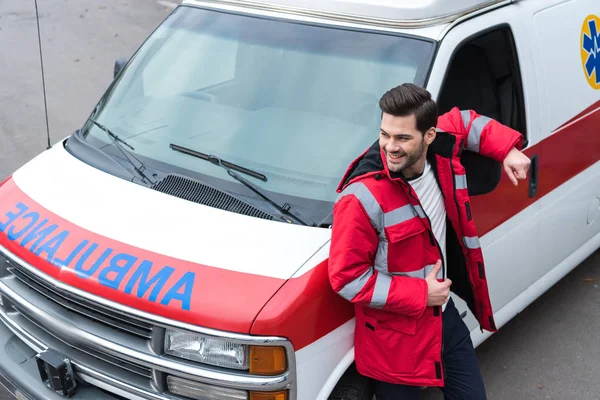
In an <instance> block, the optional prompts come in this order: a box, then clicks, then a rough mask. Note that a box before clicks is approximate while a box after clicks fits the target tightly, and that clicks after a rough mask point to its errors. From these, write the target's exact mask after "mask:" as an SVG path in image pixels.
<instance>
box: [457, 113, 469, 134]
mask: <svg viewBox="0 0 600 400" xmlns="http://www.w3.org/2000/svg"><path fill="white" fill-rule="evenodd" d="M460 116H461V117H462V120H463V123H464V124H465V131H466V132H469V124H470V123H471V111H470V110H464V111H461V112H460Z"/></svg>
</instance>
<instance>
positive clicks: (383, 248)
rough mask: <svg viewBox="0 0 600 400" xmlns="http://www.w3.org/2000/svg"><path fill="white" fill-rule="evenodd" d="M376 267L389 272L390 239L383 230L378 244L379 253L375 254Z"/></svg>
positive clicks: (378, 269)
mask: <svg viewBox="0 0 600 400" xmlns="http://www.w3.org/2000/svg"><path fill="white" fill-rule="evenodd" d="M375 269H376V270H377V271H384V272H386V273H387V272H388V241H387V238H386V237H385V233H384V232H383V231H382V232H381V234H379V244H378V245H377V254H375Z"/></svg>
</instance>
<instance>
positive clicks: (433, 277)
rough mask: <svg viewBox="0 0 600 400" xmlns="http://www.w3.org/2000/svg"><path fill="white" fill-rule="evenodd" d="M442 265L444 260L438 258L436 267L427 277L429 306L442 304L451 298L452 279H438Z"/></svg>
mask: <svg viewBox="0 0 600 400" xmlns="http://www.w3.org/2000/svg"><path fill="white" fill-rule="evenodd" d="M441 267H442V261H441V260H438V261H437V262H436V263H435V267H433V269H432V270H431V272H429V275H427V277H425V280H426V281H427V306H428V307H431V306H441V305H443V304H444V303H446V302H447V301H448V299H449V298H450V285H452V281H451V280H450V279H446V280H444V281H442V282H440V281H439V280H438V279H437V274H438V272H439V270H440V268H441Z"/></svg>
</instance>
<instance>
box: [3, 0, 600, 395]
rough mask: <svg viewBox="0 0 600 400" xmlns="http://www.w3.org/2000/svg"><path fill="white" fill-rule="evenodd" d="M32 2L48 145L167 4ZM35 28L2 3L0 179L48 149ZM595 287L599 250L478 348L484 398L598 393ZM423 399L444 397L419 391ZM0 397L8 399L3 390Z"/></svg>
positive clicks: (90, 101) (25, 10)
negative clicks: (39, 40) (45, 102)
mask: <svg viewBox="0 0 600 400" xmlns="http://www.w3.org/2000/svg"><path fill="white" fill-rule="evenodd" d="M38 1H39V11H40V14H41V19H40V25H41V31H42V46H43V50H44V61H45V69H46V86H47V95H48V111H49V123H50V136H51V142H52V143H55V142H56V141H58V140H60V139H61V138H63V137H66V136H68V135H69V134H71V133H72V132H73V131H74V130H75V129H77V128H78V127H79V126H80V125H81V124H82V123H83V122H84V120H85V119H86V118H87V116H88V115H89V113H90V112H91V110H92V108H93V106H94V105H95V103H96V101H97V100H98V99H99V97H100V96H101V95H102V93H103V92H104V90H105V89H106V87H107V86H108V84H109V83H110V81H111V79H112V68H113V63H114V60H115V59H117V58H119V57H129V56H130V55H131V54H132V53H133V52H134V51H135V50H136V49H137V47H138V45H139V44H140V43H141V42H142V40H143V39H144V38H145V37H146V36H147V34H148V33H149V32H150V31H151V30H152V29H153V28H154V27H155V26H156V25H157V24H158V23H159V22H160V21H162V20H163V19H164V17H165V16H166V15H167V14H168V12H169V11H170V8H169V7H168V6H166V5H165V4H168V2H165V1H160V2H157V1H154V0H103V1H101V2H99V1H97V0H38ZM36 29H37V28H36V21H35V8H34V4H33V0H31V1H24V0H0V54H2V56H1V57H0V179H2V178H3V177H5V176H7V175H9V174H10V173H11V171H13V170H14V169H16V168H17V167H18V166H20V165H22V164H23V163H25V162H26V161H27V160H29V159H31V158H32V157H33V156H35V155H36V154H38V153H39V152H41V151H43V150H44V149H45V146H46V127H45V117H44V108H43V97H42V86H41V77H40V64H39V50H38V44H37V30H36ZM596 280H597V281H596ZM598 286H600V254H599V253H596V254H594V255H593V256H592V257H590V259H588V260H587V261H586V262H584V263H583V264H582V265H581V266H579V267H578V268H577V269H576V270H574V271H573V272H572V273H571V274H570V275H568V276H567V277H566V278H565V279H564V280H563V281H561V282H560V283H559V284H557V285H556V286H555V287H554V288H552V289H551V290H550V291H549V292H548V293H546V294H545V295H544V296H542V297H541V298H540V299H538V301H536V302H535V303H534V304H533V305H531V306H530V307H528V308H527V309H526V310H525V311H524V312H523V313H522V314H521V315H519V316H518V317H517V318H515V319H514V320H513V321H511V322H510V323H509V324H507V325H506V326H504V327H503V328H502V329H501V331H500V332H499V333H497V334H496V335H494V336H492V337H491V338H490V339H489V340H488V341H486V342H485V343H483V344H482V345H481V346H480V347H479V348H478V349H477V354H478V356H479V359H480V363H481V368H482V371H483V375H484V379H485V382H486V386H487V389H488V395H489V399H491V400H494V399H510V400H522V399H523V400H525V399H527V400H528V399H531V400H537V399H554V400H564V399H577V400H593V399H600V339H599V335H598V332H600V289H599V287H598ZM0 362H1V360H0ZM423 398H424V399H426V400H434V399H441V398H442V397H441V396H440V395H439V394H438V392H437V391H435V390H426V391H424V396H423ZM0 400H8V396H7V395H6V394H3V392H2V391H1V390H0Z"/></svg>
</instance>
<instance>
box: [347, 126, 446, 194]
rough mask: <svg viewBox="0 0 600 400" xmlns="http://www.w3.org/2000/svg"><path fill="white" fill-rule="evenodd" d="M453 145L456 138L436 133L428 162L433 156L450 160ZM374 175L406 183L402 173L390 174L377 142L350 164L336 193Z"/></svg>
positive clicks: (429, 150) (429, 151)
mask: <svg viewBox="0 0 600 400" xmlns="http://www.w3.org/2000/svg"><path fill="white" fill-rule="evenodd" d="M455 143H456V137H455V136H454V135H451V134H449V133H447V132H443V131H438V132H437V135H436V138H435V140H434V141H433V143H431V145H430V146H429V149H428V150H427V158H428V159H430V160H431V158H434V157H435V156H440V157H443V158H451V157H452V152H453V150H454V145H455ZM376 175H385V176H387V177H388V179H390V180H391V181H400V182H403V183H406V179H405V178H404V176H403V175H402V173H400V172H398V173H396V172H391V173H390V171H389V169H388V166H387V162H385V154H384V153H383V150H381V148H380V147H379V140H376V141H375V142H374V143H373V144H372V145H371V147H369V148H368V149H367V150H366V151H365V152H364V153H362V154H361V155H360V156H358V158H356V159H355V160H354V161H353V162H352V163H351V164H350V166H349V167H348V169H347V170H346V173H345V174H344V176H343V177H342V180H341V181H340V184H339V185H338V188H337V192H338V193H340V192H341V191H342V190H344V188H345V187H346V186H348V185H350V184H351V183H353V182H356V181H358V180H361V179H364V178H367V177H369V176H376Z"/></svg>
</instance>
